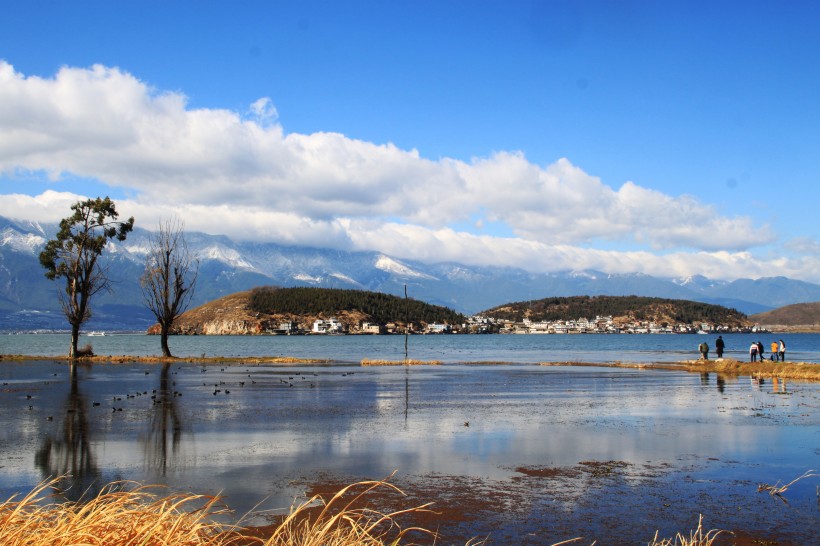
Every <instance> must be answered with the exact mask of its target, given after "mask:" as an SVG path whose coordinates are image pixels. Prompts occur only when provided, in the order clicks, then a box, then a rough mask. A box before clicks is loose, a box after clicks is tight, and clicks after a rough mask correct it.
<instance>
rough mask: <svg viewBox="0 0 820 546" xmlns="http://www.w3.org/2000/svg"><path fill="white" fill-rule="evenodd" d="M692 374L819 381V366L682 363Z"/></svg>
mask: <svg viewBox="0 0 820 546" xmlns="http://www.w3.org/2000/svg"><path fill="white" fill-rule="evenodd" d="M684 367H685V368H686V369H687V370H689V371H693V372H701V373H702V372H718V373H725V374H733V375H749V376H753V377H782V378H784V379H797V380H811V381H820V364H807V363H803V362H772V361H770V360H764V361H763V362H739V361H737V360H728V359H723V360H695V361H690V362H686V363H684Z"/></svg>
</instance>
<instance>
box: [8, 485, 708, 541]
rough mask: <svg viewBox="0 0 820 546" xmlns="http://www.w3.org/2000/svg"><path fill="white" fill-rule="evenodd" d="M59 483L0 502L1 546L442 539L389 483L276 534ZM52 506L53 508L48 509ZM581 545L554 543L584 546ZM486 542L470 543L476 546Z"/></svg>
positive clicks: (201, 509) (359, 491)
mask: <svg viewBox="0 0 820 546" xmlns="http://www.w3.org/2000/svg"><path fill="white" fill-rule="evenodd" d="M59 481H60V479H54V480H50V481H46V482H43V483H41V484H40V485H38V486H37V487H35V488H34V489H32V491H31V492H30V493H28V494H27V495H25V496H23V497H22V498H18V497H17V496H13V497H11V498H9V499H8V500H7V501H5V502H0V544H3V545H4V546H45V545H49V546H74V545H80V544H82V545H87V546H103V545H105V546H131V545H134V546H137V545H139V546H171V545H173V546H177V545H180V546H205V545H207V546H359V545H364V546H385V545H390V546H402V545H403V546H409V545H411V544H417V543H416V542H412V541H413V540H419V539H421V538H423V539H426V542H422V543H420V544H437V540H438V537H437V535H436V533H434V532H432V531H429V530H427V529H424V528H421V527H417V526H408V527H404V528H403V527H401V526H400V525H399V524H398V519H399V518H401V517H402V516H405V515H409V516H411V517H412V516H413V515H420V514H422V513H434V512H432V510H431V509H430V504H429V503H428V504H424V505H421V506H416V507H412V508H408V509H403V510H399V511H393V512H388V511H383V510H381V509H376V508H373V507H372V506H371V504H370V502H369V498H368V496H369V495H371V494H372V493H373V492H374V491H375V490H377V489H383V488H388V489H390V490H392V491H395V492H398V493H399V494H403V493H402V492H401V491H400V490H399V489H398V488H397V487H395V486H394V485H391V484H390V483H388V482H387V481H386V480H377V481H363V482H358V483H354V484H352V485H349V486H347V487H344V488H342V489H340V490H339V491H338V492H337V493H335V494H334V495H333V496H332V497H331V498H330V499H329V500H327V501H326V500H325V499H324V498H322V497H320V496H318V495H317V496H314V497H312V498H310V499H309V500H307V501H305V502H304V503H302V504H300V505H297V506H294V507H293V508H292V509H291V511H290V513H289V515H287V516H286V517H284V518H283V519H282V521H281V522H280V523H279V524H278V525H275V526H274V527H272V528H268V529H265V530H264V532H263V533H261V535H260V532H259V529H249V528H245V527H240V526H238V525H226V524H221V523H218V522H217V521H216V518H215V516H217V515H220V514H225V513H228V512H229V510H228V509H227V508H226V507H225V506H224V505H223V504H222V503H221V501H220V499H219V497H211V496H205V495H195V494H190V493H187V494H162V492H165V491H166V490H165V489H164V488H163V487H161V486H142V485H139V484H135V483H134V482H114V483H111V484H109V485H107V486H106V487H104V488H103V490H102V491H101V492H100V493H99V494H98V495H97V496H96V497H94V498H91V499H89V500H87V501H86V502H58V501H56V500H54V497H53V496H50V495H48V494H47V491H48V490H49V489H51V488H52V487H55V486H56V484H57V483H58V482H59ZM50 501H51V502H50ZM702 524H703V517H702V516H701V518H700V521H699V522H698V527H697V529H695V530H694V531H692V532H691V533H690V535H689V536H688V537H686V536H684V535H682V534H680V533H678V535H677V536H676V537H674V538H672V539H658V533H655V538H654V540H653V541H652V542H650V543H649V545H650V546H711V545H712V544H713V543H714V542H715V539H716V538H717V536H718V535H720V534H721V533H723V532H724V531H718V530H711V531H708V532H704V531H703V525H702ZM582 540H583V539H582V538H576V539H572V540H569V541H563V542H558V543H555V544H554V545H553V546H558V545H562V544H570V543H578V542H579V541H582ZM485 542H486V541H485V540H478V539H472V540H470V541H468V542H467V543H466V544H467V545H468V546H477V545H480V544H484V543H485Z"/></svg>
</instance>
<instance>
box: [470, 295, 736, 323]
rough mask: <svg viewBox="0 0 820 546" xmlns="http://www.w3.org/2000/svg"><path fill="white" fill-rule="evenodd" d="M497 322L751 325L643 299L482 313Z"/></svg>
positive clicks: (574, 299) (729, 312)
mask: <svg viewBox="0 0 820 546" xmlns="http://www.w3.org/2000/svg"><path fill="white" fill-rule="evenodd" d="M481 314H482V315H484V316H488V317H493V318H496V319H506V320H514V321H521V320H523V319H525V318H527V319H529V320H531V321H534V322H537V321H555V320H571V319H578V318H582V317H583V318H589V319H591V318H595V317H596V316H612V317H613V319H622V320H626V319H629V320H639V321H654V322H656V323H658V324H662V323H668V324H693V323H700V322H708V323H712V324H722V325H726V326H737V327H742V326H748V325H750V322H749V320H748V319H747V317H746V315H744V314H743V313H741V312H739V311H736V310H734V309H729V308H727V307H723V306H720V305H712V304H708V303H701V302H696V301H688V300H673V299H663V298H648V297H640V296H571V297H560V298H544V299H540V300H531V301H523V302H515V303H507V304H504V305H500V306H498V307H494V308H492V309H488V310H487V311H483V312H482V313H481Z"/></svg>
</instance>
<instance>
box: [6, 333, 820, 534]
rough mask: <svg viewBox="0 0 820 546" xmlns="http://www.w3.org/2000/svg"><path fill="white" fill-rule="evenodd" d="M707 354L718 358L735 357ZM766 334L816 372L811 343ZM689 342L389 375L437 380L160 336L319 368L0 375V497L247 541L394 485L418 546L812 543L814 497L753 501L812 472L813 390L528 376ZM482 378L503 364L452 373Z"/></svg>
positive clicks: (181, 349)
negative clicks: (253, 529) (309, 508)
mask: <svg viewBox="0 0 820 546" xmlns="http://www.w3.org/2000/svg"><path fill="white" fill-rule="evenodd" d="M5 337H8V338H15V342H14V343H17V341H16V339H23V340H25V341H27V342H29V343H31V345H29V346H28V347H29V348H28V349H26V347H25V346H21V345H12V344H11V343H8V344H7V343H5ZM724 337H725V338H726V340H727V344H728V346H729V348H730V349H735V348H737V349H736V350H737V351H738V352H739V354H741V351H740V349H739V347H743V346H744V345H747V341H749V339H750V338H747V337H744V336H740V335H738V336H724ZM758 337H761V338H762V339H761V341H763V342H764V343H766V342H767V340H768V337H763V336H758ZM769 337H772V336H769ZM777 337H778V338H779V337H781V336H777ZM782 337H784V339H785V340H786V342H787V344H788V346H789V347H794V348H795V350H794V353H797V354H799V353H801V352H802V353H803V354H805V355H808V356H810V357H812V358H814V357H816V355H817V354H818V350H819V349H818V343H817V338H818V336H815V335H790V336H789V337H788V338H786V337H785V336H782ZM26 338H28V339H26ZM32 338H34V339H33V340H32ZM701 338H705V339H707V340H709V341H710V344H711V343H713V338H714V336H678V335H657V336H652V335H641V336H629V335H609V336H606V335H603V336H587V335H579V336H555V335H553V336H543V335H542V336H538V335H529V336H525V335H522V336H512V335H510V336H498V335H497V336H413V337H410V339H409V343H410V347H409V353H410V357H411V358H416V359H421V360H431V359H437V360H441V361H443V362H445V364H444V365H441V366H420V367H410V368H406V367H400V366H389V367H362V366H359V365H358V364H357V362H358V361H359V360H360V359H361V358H384V359H401V358H403V355H404V339H403V338H402V337H391V336H380V337H363V336H355V337H354V336H346V337H324V338H320V337H313V336H308V337H293V338H288V337H284V336H278V337H264V338H244V337H240V338H204V337H201V336H199V337H190V338H185V337H179V338H172V339H171V347H172V349H173V350H174V351H175V352H176V353H177V354H180V355H182V354H188V355H191V356H200V355H201V354H202V353H205V354H207V355H209V356H216V355H226V356H231V355H233V356H246V355H270V354H282V355H289V356H297V357H304V358H307V357H314V358H325V359H329V360H330V361H331V362H329V363H327V364H322V365H313V364H311V365H298V366H297V365H266V364H258V365H247V364H241V363H235V364H228V365H210V366H200V365H196V364H174V365H172V366H170V367H167V368H163V367H162V366H159V365H155V364H153V365H152V364H143V363H126V364H94V365H92V366H85V367H78V369H77V374H76V376H75V377H74V378H73V379H72V377H71V376H70V374H69V373H68V367H67V365H66V364H64V363H61V362H58V361H54V360H48V359H43V360H40V361H32V362H3V363H0V380H1V381H2V386H1V387H0V438H2V443H0V494H2V496H3V497H8V496H9V495H11V494H13V493H15V492H20V491H26V490H28V489H29V488H31V487H32V486H33V485H34V484H36V483H38V482H39V481H40V480H42V479H43V478H45V477H47V476H51V475H56V474H61V473H64V472H71V473H72V474H73V479H72V480H71V481H70V484H71V485H72V489H71V490H69V492H68V496H69V497H71V496H72V495H73V496H79V494H80V492H82V491H84V490H86V489H90V490H92V491H93V490H95V488H97V487H99V484H102V483H106V482H109V481H112V480H116V479H133V480H138V481H140V482H143V483H161V484H167V485H168V486H170V487H171V488H172V489H173V490H182V491H193V492H196V493H212V494H213V493H218V492H222V493H223V494H224V495H225V496H226V501H227V503H228V505H229V506H231V507H232V508H233V509H234V510H235V511H236V513H237V517H238V516H240V515H243V514H245V513H247V512H249V511H252V510H253V511H254V515H252V516H250V517H249V518H248V520H247V521H248V522H250V523H254V524H262V523H266V522H268V521H269V520H270V518H271V517H273V515H274V514H278V513H282V512H283V511H286V510H287V508H288V507H289V506H290V505H291V503H292V502H293V501H294V500H295V499H300V498H302V497H303V495H305V494H306V493H312V492H316V491H323V490H326V489H327V487H328V486H332V485H337V484H338V485H339V486H342V485H346V484H348V483H352V482H354V481H358V480H363V479H380V478H385V477H387V476H388V475H390V474H391V473H393V472H394V471H395V472H396V474H395V476H394V477H393V478H392V479H391V481H392V482H393V483H396V484H397V485H398V486H400V487H401V488H402V489H403V490H404V491H405V492H406V493H407V494H408V495H409V496H410V499H411V500H413V501H417V504H422V503H424V502H428V501H433V502H435V503H436V504H435V505H434V508H435V507H438V509H439V511H440V512H441V516H440V518H441V519H440V520H437V521H435V526H436V527H437V528H439V530H440V532H441V533H442V538H441V540H440V541H439V542H438V543H439V544H464V542H465V541H466V540H467V539H469V538H470V537H473V536H481V537H484V536H489V537H490V543H491V544H552V543H554V542H558V541H559V540H566V539H570V538H574V537H577V536H584V537H585V542H582V543H584V544H589V543H591V542H592V541H593V540H598V543H599V544H641V543H646V542H648V541H649V540H650V539H651V538H652V536H653V535H654V532H655V530H660V533H661V536H672V535H674V533H675V532H678V531H687V532H688V530H689V529H693V528H694V527H695V526H696V525H697V519H698V515H699V514H703V515H704V518H705V520H704V525H705V526H706V528H722V529H729V530H734V531H739V532H743V533H748V534H749V535H750V536H752V537H754V538H755V539H756V540H772V541H773V540H778V541H780V542H779V544H789V543H791V544H801V545H806V544H809V545H810V544H819V543H820V542H818V535H817V529H818V528H820V505H818V497H817V487H818V485H820V482H818V478H806V479H803V480H800V481H798V482H797V483H795V484H794V485H793V486H791V487H790V488H789V490H788V491H787V492H786V493H785V495H784V498H783V499H780V498H776V497H772V496H770V495H768V494H766V493H759V492H758V491H757V488H758V484H761V483H766V484H771V485H774V484H775V483H777V482H780V483H787V482H790V481H791V480H793V479H795V478H797V477H798V476H800V475H802V474H803V473H805V472H806V471H808V470H810V469H820V385H818V384H816V383H798V382H792V381H789V382H784V381H782V380H778V381H776V382H773V381H769V380H767V381H766V382H764V383H762V384H761V383H758V382H756V381H752V380H751V379H750V378H748V377H729V376H719V375H716V374H703V375H700V374H691V373H686V372H683V371H681V372H678V371H662V370H649V369H643V370H639V369H620V368H607V367H603V366H600V367H598V366H594V367H572V366H570V367H559V368H556V367H544V366H538V365H535V364H533V362H538V361H541V360H551V361H554V360H570V361H572V360H577V361H579V362H580V361H586V362H605V361H607V360H623V361H628V360H630V359H636V360H646V361H668V360H682V359H685V358H694V357H695V356H696V354H695V348H696V346H697V343H699V341H700V339H701ZM41 339H46V340H47V341H41ZM91 339H92V343H93V344H94V347H95V350H96V352H97V353H103V354H108V353H110V354H140V355H145V354H155V353H156V352H158V341H159V340H158V338H155V337H149V336H139V335H130V336H126V335H122V336H105V337H103V338H91ZM67 340H68V336H63V335H48V336H45V335H40V336H31V337H28V336H4V343H3V348H2V351H0V352H3V353H29V354H30V353H38V354H54V355H58V354H64V353H65V349H64V347H66V346H67ZM749 342H750V341H749ZM109 344H110V345H109ZM18 347H20V348H19V349H18ZM61 347H62V348H61ZM35 348H36V349H37V350H35ZM220 349H222V350H220ZM52 350H53V351H56V352H54V353H50V351H52ZM667 350H668V351H669V352H671V353H672V355H671V356H670V355H668V354H666V351H667ZM41 351H42V352H41ZM730 354H731V353H730ZM789 354H790V353H787V355H789ZM790 359H791V358H790ZM795 359H797V357H796V356H795ZM486 361H506V362H513V363H512V364H505V365H498V364H494V365H487V364H483V365H478V364H463V362H486ZM428 523H429V522H428Z"/></svg>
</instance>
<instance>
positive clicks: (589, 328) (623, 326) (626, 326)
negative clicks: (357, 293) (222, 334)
mask: <svg viewBox="0 0 820 546" xmlns="http://www.w3.org/2000/svg"><path fill="white" fill-rule="evenodd" d="M405 331H407V333H410V334H696V333H716V332H717V333H739V332H765V330H764V329H763V328H760V327H758V326H754V327H750V328H738V327H730V326H726V325H720V324H709V323H706V322H703V323H699V324H667V323H663V324H657V323H655V322H652V321H642V320H640V321H639V320H635V321H628V322H623V321H619V322H617V323H616V321H615V320H613V318H612V316H603V317H602V316H596V317H595V319H592V320H588V319H586V318H579V319H577V320H553V321H537V322H534V321H531V320H529V319H524V320H522V321H520V322H516V321H511V320H502V319H496V318H492V317H484V316H479V315H476V316H472V317H470V318H469V319H467V322H466V323H464V324H446V323H444V324H443V323H430V324H416V323H410V324H409V325H408V327H407V329H406V330H405V326H404V324H403V323H392V322H391V323H388V324H377V323H373V322H362V323H360V324H359V325H358V326H357V327H349V326H348V325H347V324H345V323H343V322H341V321H340V320H338V319H336V318H328V319H316V320H315V321H313V325H312V327H310V328H306V327H302V326H300V325H299V324H298V323H296V322H283V323H281V324H279V328H272V329H269V330H268V332H267V333H270V334H287V335H301V334H324V335H341V334H403V333H405Z"/></svg>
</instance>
